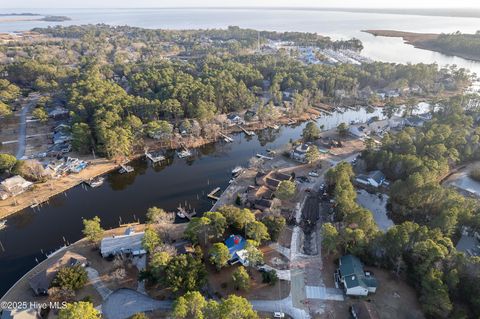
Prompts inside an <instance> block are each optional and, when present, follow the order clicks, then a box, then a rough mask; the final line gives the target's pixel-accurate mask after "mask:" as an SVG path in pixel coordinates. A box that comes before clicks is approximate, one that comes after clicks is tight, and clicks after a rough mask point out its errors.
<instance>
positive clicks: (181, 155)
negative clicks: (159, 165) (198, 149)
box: [177, 150, 192, 158]
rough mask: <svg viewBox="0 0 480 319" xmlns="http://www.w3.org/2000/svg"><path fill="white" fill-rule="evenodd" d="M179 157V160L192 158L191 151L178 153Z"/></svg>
mask: <svg viewBox="0 0 480 319" xmlns="http://www.w3.org/2000/svg"><path fill="white" fill-rule="evenodd" d="M177 155H178V157H179V158H185V157H190V156H192V152H190V151H189V150H183V151H181V152H177Z"/></svg>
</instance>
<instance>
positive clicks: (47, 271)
mask: <svg viewBox="0 0 480 319" xmlns="http://www.w3.org/2000/svg"><path fill="white" fill-rule="evenodd" d="M44 263H46V265H42V270H41V271H39V272H38V273H36V274H35V275H33V276H32V277H31V278H30V279H29V280H28V282H29V284H30V287H31V288H32V289H33V292H34V293H35V295H37V296H45V295H48V289H49V288H50V286H51V284H52V281H53V279H54V278H55V276H56V275H57V273H58V271H59V270H60V268H62V267H73V266H78V265H79V266H82V267H86V266H87V258H85V257H83V256H82V255H79V254H76V253H73V252H70V251H64V252H60V253H57V254H55V255H53V256H51V257H50V258H48V259H47V260H46V261H44Z"/></svg>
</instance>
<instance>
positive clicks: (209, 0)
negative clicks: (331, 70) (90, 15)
mask: <svg viewBox="0 0 480 319" xmlns="http://www.w3.org/2000/svg"><path fill="white" fill-rule="evenodd" d="M245 6H261V7H262V6H263V7H334V8H340V7H342V8H476V9H480V1H479V0H455V1H452V0H448V1H447V0H401V1H399V0H395V1H391V0H383V1H380V0H342V1H338V0H336V1H335V0H14V1H11V0H0V8H142V7H147V8H153V7H245ZM0 13H1V12H0Z"/></svg>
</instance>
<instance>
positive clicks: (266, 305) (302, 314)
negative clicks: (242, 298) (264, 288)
mask: <svg viewBox="0 0 480 319" xmlns="http://www.w3.org/2000/svg"><path fill="white" fill-rule="evenodd" d="M250 303H251V304H252V306H253V309H255V310H256V311H264V312H275V311H280V312H284V313H286V314H288V315H289V316H290V317H292V318H294V319H309V318H310V315H309V314H308V313H307V312H306V311H305V310H303V309H298V308H295V307H294V306H293V304H292V297H291V296H288V297H287V298H285V299H282V300H251V301H250Z"/></svg>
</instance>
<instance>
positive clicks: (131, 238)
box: [100, 228, 146, 258]
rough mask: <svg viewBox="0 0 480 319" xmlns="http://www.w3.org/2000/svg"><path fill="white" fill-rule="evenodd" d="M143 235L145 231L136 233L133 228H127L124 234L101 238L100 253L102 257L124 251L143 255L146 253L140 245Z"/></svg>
mask: <svg viewBox="0 0 480 319" xmlns="http://www.w3.org/2000/svg"><path fill="white" fill-rule="evenodd" d="M144 236H145V232H139V233H137V232H135V231H134V230H133V229H131V228H128V229H127V230H126V231H125V234H124V235H120V236H115V235H113V236H110V237H105V238H103V239H102V242H101V243H100V253H101V254H102V256H103V257H104V258H105V257H109V256H115V255H120V254H126V253H131V254H133V255H144V254H146V251H145V250H144V249H143V245H142V239H143V237H144Z"/></svg>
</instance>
